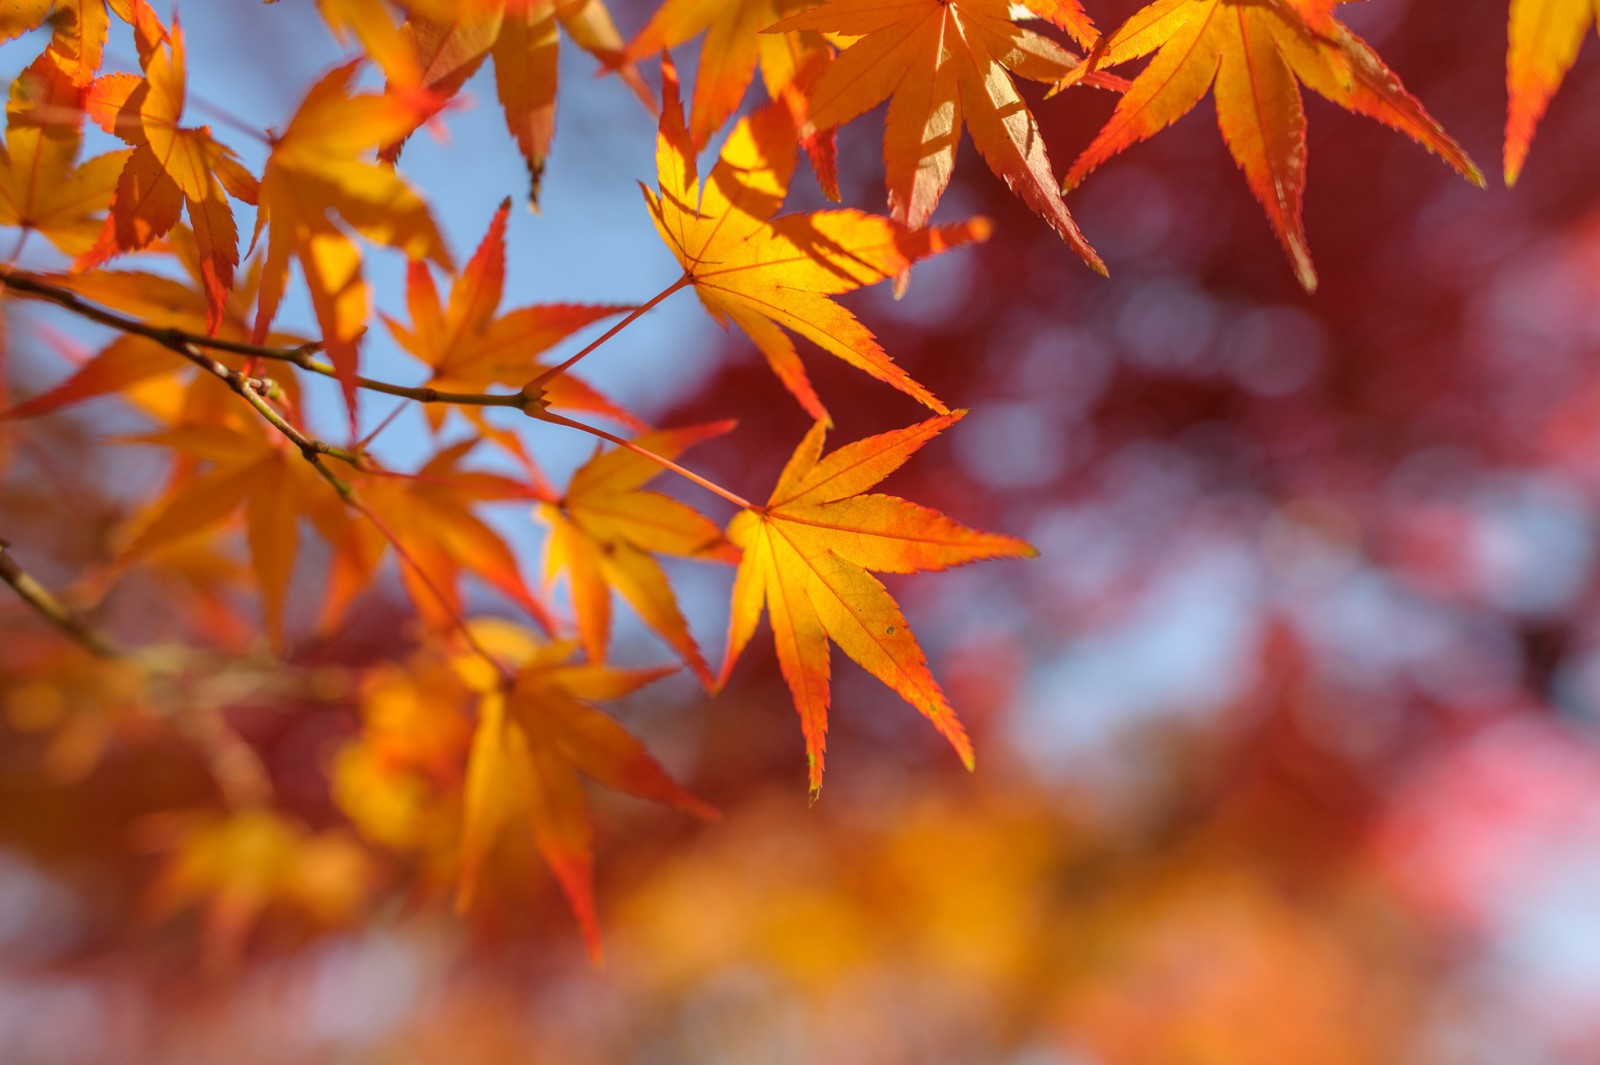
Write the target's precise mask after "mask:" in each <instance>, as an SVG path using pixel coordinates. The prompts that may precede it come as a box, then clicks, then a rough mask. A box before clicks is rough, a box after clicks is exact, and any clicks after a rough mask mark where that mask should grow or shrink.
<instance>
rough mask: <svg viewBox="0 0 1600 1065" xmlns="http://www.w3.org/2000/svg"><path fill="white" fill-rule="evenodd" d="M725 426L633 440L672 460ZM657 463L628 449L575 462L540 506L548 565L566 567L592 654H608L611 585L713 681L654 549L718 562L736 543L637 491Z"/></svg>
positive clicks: (694, 514)
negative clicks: (562, 486)
mask: <svg viewBox="0 0 1600 1065" xmlns="http://www.w3.org/2000/svg"><path fill="white" fill-rule="evenodd" d="M732 428H733V423H732V422H712V423H709V424H706V425H696V426H691V427H689V428H685V429H669V430H664V431H661V432H656V433H648V434H646V435H645V436H642V437H640V438H639V439H638V440H637V441H635V442H636V443H637V444H639V445H640V446H641V447H643V448H645V449H646V450H649V451H652V452H654V453H655V454H657V455H660V456H661V457H663V458H668V459H673V458H677V457H678V455H680V454H681V453H682V452H683V451H684V449H685V448H688V447H690V446H691V445H693V444H696V443H698V442H700V441H702V440H706V439H709V438H711V437H713V436H720V435H721V434H722V433H725V432H727V431H728V430H729V429H732ZM661 472H662V467H661V466H660V465H659V464H657V463H655V462H653V461H651V460H650V459H647V458H645V457H643V456H642V455H639V454H637V453H635V452H633V451H629V450H627V449H625V448H615V449H613V450H611V451H607V452H604V453H602V454H599V455H596V456H595V457H594V458H592V459H590V460H589V461H588V462H587V463H585V464H584V465H583V466H581V467H579V469H578V471H577V472H576V473H574V474H573V475H572V480H571V481H570V482H568V485H567V491H566V493H565V494H564V495H563V496H562V497H561V499H559V500H558V501H556V502H554V503H546V504H542V505H541V506H540V507H539V511H538V513H539V516H540V517H541V518H543V519H544V520H545V521H546V522H548V523H549V524H550V538H549V540H548V541H547V544H546V549H545V550H546V554H545V572H546V574H547V576H548V577H550V578H554V577H555V576H557V575H558V574H559V573H561V572H565V573H566V574H567V581H568V586H569V588H570V589H571V592H572V605H573V609H574V611H575V613H576V614H577V622H578V634H579V636H580V638H581V639H582V641H583V649H584V653H585V654H586V655H587V656H588V657H589V660H590V661H592V662H603V661H605V659H606V644H607V643H608V642H609V639H610V633H611V589H612V588H615V589H616V590H617V591H618V592H620V593H621V594H622V597H623V598H624V599H626V600H627V601H628V602H629V603H631V604H632V605H633V608H634V609H635V610H636V611H638V613H639V616H640V617H641V618H643V619H644V621H645V623H646V624H647V625H649V626H650V627H651V628H652V629H654V630H655V631H656V632H658V633H660V634H661V637H662V639H664V640H666V641H667V643H668V644H670V645H671V646H672V648H673V650H675V651H677V652H678V654H679V655H680V656H682V658H683V660H684V662H685V663H686V664H687V665H688V666H689V668H690V669H691V670H692V671H693V672H694V675H695V676H696V677H699V678H700V680H701V682H702V683H703V684H705V685H706V687H707V688H710V687H711V686H712V679H711V671H710V669H708V668H707V667H706V663H705V659H704V658H702V657H701V655H700V649H699V647H697V646H696V645H695V642H694V637H693V636H691V635H690V634H689V626H688V624H687V623H686V622H685V621H684V619H683V614H682V613H681V612H680V611H679V610H678V604H677V600H676V599H674V598H673V595H672V585H671V584H669V583H668V581H667V575H666V574H665V573H663V572H662V570H661V565H660V563H658V562H657V561H656V560H655V559H654V558H652V557H651V552H655V553H659V554H668V555H679V556H682V557H685V558H708V559H716V560H719V561H723V562H736V561H738V552H736V551H734V550H733V548H732V547H731V545H729V544H728V543H727V541H725V540H724V539H723V537H722V530H721V529H719V528H717V526H716V525H715V524H713V523H712V522H711V520H710V519H709V518H707V517H705V516H704V515H702V514H700V513H699V512H698V511H696V510H694V509H693V508H691V507H690V506H688V505H687V504H685V503H680V502H678V501H677V500H676V499H672V498H670V497H668V496H664V495H662V494H660V493H659V492H648V491H642V490H641V489H642V488H643V486H644V485H645V484H646V483H647V482H649V481H650V480H651V479H652V478H654V477H655V476H656V475H657V474H659V473H661Z"/></svg>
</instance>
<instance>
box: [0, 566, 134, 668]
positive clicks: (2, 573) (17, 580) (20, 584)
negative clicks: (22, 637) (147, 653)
mask: <svg viewBox="0 0 1600 1065" xmlns="http://www.w3.org/2000/svg"><path fill="white" fill-rule="evenodd" d="M10 548H11V545H10V544H9V543H8V542H6V541H5V540H0V581H5V582H6V583H7V584H9V585H10V586H11V588H12V590H13V591H15V592H16V593H17V595H18V596H19V597H21V599H22V601H23V602H24V603H27V604H28V605H29V606H30V607H32V608H33V609H34V611H35V612H36V613H37V614H39V616H40V617H42V618H44V619H45V620H46V621H48V622H50V624H52V625H54V626H55V627H56V628H57V629H59V630H61V632H63V633H65V634H66V635H67V636H69V637H71V638H72V639H73V640H74V641H76V642H77V643H78V644H80V645H81V646H82V647H83V648H84V649H85V650H87V651H88V652H89V653H90V654H92V655H94V656H95V657H97V658H116V657H117V655H118V651H117V649H116V646H115V645H114V644H112V642H111V641H110V640H109V639H108V638H107V637H106V636H105V635H103V634H102V633H100V632H97V631H96V630H95V629H93V628H91V627H90V626H89V625H88V624H87V623H86V622H84V621H83V620H82V619H81V618H78V617H77V616H75V615H74V614H73V613H72V612H71V611H70V610H68V609H67V608H66V605H65V604H63V603H62V602H61V600H59V599H57V598H56V597H55V594H54V593H53V592H51V591H50V589H48V588H46V587H45V586H44V585H42V584H40V583H39V582H38V581H37V580H35V579H34V578H33V576H32V575H31V574H29V573H28V571H27V570H25V569H23V568H22V567H21V566H20V565H18V564H17V560H16V559H15V558H13V557H11V553H10Z"/></svg>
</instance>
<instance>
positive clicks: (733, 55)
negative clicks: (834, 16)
mask: <svg viewBox="0 0 1600 1065" xmlns="http://www.w3.org/2000/svg"><path fill="white" fill-rule="evenodd" d="M809 3H810V0H666V2H665V3H663V4H662V5H661V6H660V7H659V8H657V9H656V12H655V14H654V15H652V16H650V21H649V22H648V23H646V24H645V27H644V28H643V29H642V30H640V31H639V33H638V35H637V36H635V37H634V39H633V40H631V41H629V42H628V54H629V55H630V56H632V57H633V58H635V59H644V58H647V57H649V56H654V55H657V54H659V53H661V52H665V51H666V50H667V49H669V48H676V47H677V46H678V45H680V44H682V43H683V42H685V41H687V40H690V39H691V38H693V37H695V36H697V35H698V34H701V33H704V34H705V35H706V39H705V41H704V43H702V44H701V46H700V65H699V67H698V71H699V73H698V75H697V77H696V79H695V84H694V99H693V102H692V104H691V106H690V108H689V140H690V142H691V143H692V144H693V145H694V147H695V150H696V151H699V150H701V149H703V148H704V147H705V146H706V144H707V143H708V142H709V141H710V140H711V135H712V134H713V133H715V132H716V131H717V130H719V129H721V128H722V124H723V123H724V122H726V121H727V120H728V116H729V115H731V114H733V113H734V111H736V110H738V107H739V104H740V102H741V101H742V100H743V99H744V94H745V90H746V89H748V88H749V87H750V80H751V78H753V77H754V76H755V72H756V65H757V63H758V62H759V64H760V67H761V80H762V82H763V84H764V85H765V86H766V90H767V96H768V97H769V98H770V99H773V100H776V99H778V97H779V95H780V94H781V93H782V92H783V90H784V88H785V87H786V86H788V85H790V84H791V83H792V82H793V81H794V80H795V77H796V76H797V75H798V74H799V73H800V71H801V70H802V69H803V68H804V67H805V66H806V64H807V63H808V62H809V61H810V58H811V57H812V56H813V55H816V54H819V53H823V52H827V51H830V48H829V46H828V44H827V42H826V41H825V40H824V39H823V37H822V35H821V34H820V33H817V32H816V31H814V30H804V31H795V32H792V33H768V34H764V33H762V32H761V31H762V30H765V29H766V28H767V27H768V26H771V25H772V24H773V23H775V22H777V21H778V20H779V19H781V18H783V16H784V15H787V14H789V13H791V12H793V11H798V10H800V9H801V8H804V7H806V6H808V4H809ZM833 198H834V199H837V198H838V197H837V196H835V197H833Z"/></svg>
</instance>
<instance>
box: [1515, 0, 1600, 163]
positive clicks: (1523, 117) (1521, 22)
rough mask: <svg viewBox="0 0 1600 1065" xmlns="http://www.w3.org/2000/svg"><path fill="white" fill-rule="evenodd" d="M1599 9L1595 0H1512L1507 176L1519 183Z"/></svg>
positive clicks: (1599, 4)
mask: <svg viewBox="0 0 1600 1065" xmlns="http://www.w3.org/2000/svg"><path fill="white" fill-rule="evenodd" d="M1597 13H1600V3H1597V2H1596V0H1511V26H1510V36H1511V43H1510V46H1509V47H1508V48H1507V50H1506V90H1507V93H1508V94H1509V97H1510V100H1509V103H1508V105H1507V110H1506V147H1505V180H1506V185H1507V187H1510V186H1512V185H1515V184H1516V183H1517V178H1518V177H1519V176H1520V175H1521V173H1522V164H1523V163H1524V162H1525V161H1526V160H1527V158H1528V148H1529V147H1530V146H1531V145H1532V143H1533V133H1534V130H1535V129H1537V128H1538V126H1539V120H1540V119H1541V118H1543V117H1544V112H1545V108H1547V107H1548V106H1549V105H1550V98H1551V97H1552V96H1554V95H1555V93H1556V90H1557V89H1559V88H1560V87H1561V82H1562V79H1564V78H1565V77H1566V76H1567V71H1569V70H1571V69H1572V64H1573V63H1574V62H1575V61H1576V60H1577V58H1578V48H1579V46H1580V45H1582V43H1583V36H1584V33H1585V32H1587V31H1588V29H1589V27H1590V26H1591V25H1594V23H1595V19H1596V15H1597Z"/></svg>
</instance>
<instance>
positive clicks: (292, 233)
mask: <svg viewBox="0 0 1600 1065" xmlns="http://www.w3.org/2000/svg"><path fill="white" fill-rule="evenodd" d="M357 66H358V63H355V62H352V63H347V64H345V65H344V66H341V67H337V68H335V69H334V70H333V71H331V72H330V73H328V74H327V75H326V76H325V77H323V79H322V80H321V81H319V82H317V84H316V85H315V86H313V87H312V89H311V91H310V92H309V93H308V94H307V95H306V98H305V100H304V101H303V102H302V103H301V105H300V108H299V110H297V111H296V112H295V115H294V117H293V118H292V119H290V120H289V125H288V127H287V128H285V129H284V131H283V133H282V134H281V135H279V136H277V137H276V138H275V139H274V140H273V144H272V152H271V154H270V155H269V156H268V157H267V165H266V169H265V171H264V172H263V174H262V176H261V195H260V208H259V210H258V211H257V212H256V237H257V238H259V237H260V235H261V230H262V227H263V226H268V225H269V224H270V229H269V231H268V238H267V257H266V262H265V265H264V268H263V271H262V276H261V290H260V296H259V302H258V306H257V311H256V321H255V329H254V331H253V333H252V338H251V339H252V341H253V342H254V343H257V344H260V343H262V342H263V341H264V340H265V339H266V335H267V330H268V328H269V327H270V326H271V324H272V319H273V317H274V316H275V315H276V314H277V312H278V305H279V303H280V302H281V301H282V299H283V292H284V288H285V286H286V285H287V284H288V280H289V261H290V259H291V258H298V259H299V261H300V266H301V270H302V271H303V272H304V275H305V280H306V287H307V288H308V289H309V290H310V294H311V305H312V308H313V310H314V311H315V312H316V316H317V323H318V325H319V326H320V327H321V330H322V342H323V350H325V351H326V352H327V354H328V357H329V359H330V360H331V361H332V363H333V366H334V369H335V370H336V371H337V372H338V375H339V381H340V384H341V385H342V386H343V389H344V395H345V404H346V406H347V407H348V408H349V411H350V420H351V426H352V429H353V428H354V423H355V407H356V383H355V377H356V362H357V351H356V338H357V337H358V336H360V335H361V333H362V331H363V330H365V328H366V320H367V313H368V302H367V286H366V283H365V282H364V281H363V280H362V277H361V253H360V252H359V251H358V250H357V249H356V246H355V244H354V243H353V242H352V241H351V240H350V238H349V237H347V236H346V235H345V234H344V232H343V231H341V230H340V229H339V228H338V227H337V226H335V225H334V224H333V222H332V220H331V219H330V218H329V217H328V216H329V213H330V212H337V213H338V214H339V216H340V217H341V218H342V219H343V220H344V221H345V223H346V224H348V225H349V226H350V227H351V228H353V229H355V230H356V231H357V232H359V233H360V234H361V235H362V236H364V237H366V238H367V239H369V240H372V241H375V242H377V243H379V244H384V245H387V246H389V247H393V248H398V249H400V250H401V251H403V252H405V253H406V254H407V255H408V256H409V257H411V258H412V259H430V260H432V261H434V262H436V263H438V264H439V265H440V266H442V267H444V268H445V269H447V270H448V269H450V265H451V264H450V256H449V253H448V251H446V249H445V245H444V240H443V238H442V237H440V235H439V231H438V229H437V228H436V227H435V225H434V222H433V217H432V215H431V214H430V213H429V212H428V207H427V205H426V204H425V203H423V201H422V199H421V197H419V196H418V195H417V194H416V192H414V191H413V190H412V189H411V187H410V186H409V185H407V184H406V183H405V181H403V180H402V179H401V178H400V177H399V175H397V174H396V173H395V172H394V171H393V170H392V169H390V168H388V167H384V166H379V165H377V164H374V163H369V162H366V161H365V160H363V159H360V158H358V156H359V155H360V154H361V153H362V152H364V151H365V150H367V149H369V148H371V147H374V146H375V145H378V144H383V143H387V142H388V141H390V140H392V139H394V138H395V137H396V136H398V135H399V134H400V132H401V131H403V130H405V129H407V128H409V125H410V123H411V121H412V113H411V111H410V110H409V109H408V108H407V106H406V105H405V104H404V103H402V102H400V101H397V100H395V99H394V98H392V97H387V96H380V95H375V94H369V93H362V94H355V95H352V94H351V92H350V82H351V79H352V78H353V77H354V76H355V71H356V67H357Z"/></svg>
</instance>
